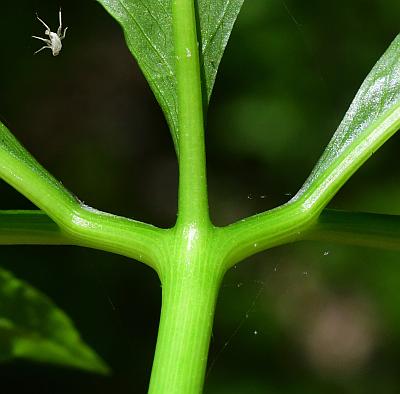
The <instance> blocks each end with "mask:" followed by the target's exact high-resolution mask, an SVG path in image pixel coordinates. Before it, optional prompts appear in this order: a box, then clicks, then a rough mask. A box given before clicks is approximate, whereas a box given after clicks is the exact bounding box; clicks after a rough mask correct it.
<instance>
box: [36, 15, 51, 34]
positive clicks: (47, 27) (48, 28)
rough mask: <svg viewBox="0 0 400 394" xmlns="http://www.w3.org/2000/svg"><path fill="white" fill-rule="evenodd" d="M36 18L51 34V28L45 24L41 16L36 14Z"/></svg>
mask: <svg viewBox="0 0 400 394" xmlns="http://www.w3.org/2000/svg"><path fill="white" fill-rule="evenodd" d="M36 18H38V19H39V21H40V22H42V23H43V25H44V26H45V27H46V29H47V31H48V32H49V33H50V32H51V30H50V27H49V26H47V25H46V23H44V22H43V21H42V20H41V19H40V18H39V15H38V14H36ZM46 34H48V33H46Z"/></svg>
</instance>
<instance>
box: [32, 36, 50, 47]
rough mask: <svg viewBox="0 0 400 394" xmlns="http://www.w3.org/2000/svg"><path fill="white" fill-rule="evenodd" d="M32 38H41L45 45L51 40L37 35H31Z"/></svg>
mask: <svg viewBox="0 0 400 394" xmlns="http://www.w3.org/2000/svg"><path fill="white" fill-rule="evenodd" d="M32 38H37V39H38V40H41V41H43V42H45V43H46V44H47V45H50V44H51V41H50V40H47V39H46V38H42V37H37V36H32Z"/></svg>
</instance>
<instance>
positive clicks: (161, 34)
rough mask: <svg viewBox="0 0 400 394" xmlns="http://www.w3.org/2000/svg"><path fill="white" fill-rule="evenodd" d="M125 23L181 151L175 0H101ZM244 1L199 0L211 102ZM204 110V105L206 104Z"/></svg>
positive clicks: (133, 50)
mask: <svg viewBox="0 0 400 394" xmlns="http://www.w3.org/2000/svg"><path fill="white" fill-rule="evenodd" d="M97 1H98V2H99V3H100V4H101V5H102V6H103V7H104V8H105V9H106V10H107V11H108V13H109V14H110V15H111V16H113V17H114V19H116V20H117V21H118V22H119V24H120V25H121V27H122V29H123V31H124V34H125V40H126V42H127V45H128V48H129V50H130V52H131V53H132V55H133V57H134V58H135V59H136V61H137V63H138V65H139V67H140V69H141V70H142V72H143V74H144V76H145V77H146V79H147V81H148V82H149V85H150V87H151V89H152V91H153V93H154V95H155V97H156V99H157V101H158V103H159V104H160V106H161V108H162V110H163V112H164V115H165V118H166V120H167V123H168V126H169V128H170V131H171V135H172V139H173V141H174V146H175V150H176V152H177V153H178V154H179V146H178V141H179V125H178V111H179V108H178V98H177V94H178V93H177V81H176V67H175V48H174V39H173V18H172V0H151V1H141V0H97ZM243 1H244V0H215V1H214V0H199V2H198V3H197V2H196V4H197V10H198V15H197V16H198V22H199V23H198V26H199V27H200V31H198V37H199V41H201V42H202V43H204V45H203V44H202V48H201V51H200V61H201V62H202V64H201V67H202V69H203V71H204V79H203V85H204V86H203V94H204V95H205V97H204V100H203V101H204V105H205V107H206V106H207V105H208V102H209V99H210V96H211V92H212V89H213V86H214V82H215V78H216V75H217V71H218V66H219V64H220V62H221V59H222V55H223V53H224V50H225V47H226V45H227V42H228V39H229V36H230V33H231V30H232V28H233V25H234V23H235V21H236V18H237V16H238V14H239V11H240V8H241V6H242V4H243ZM204 109H206V108H204Z"/></svg>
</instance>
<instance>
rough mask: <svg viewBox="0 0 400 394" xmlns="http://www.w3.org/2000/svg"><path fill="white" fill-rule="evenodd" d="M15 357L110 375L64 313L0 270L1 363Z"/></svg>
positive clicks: (30, 287)
mask: <svg viewBox="0 0 400 394" xmlns="http://www.w3.org/2000/svg"><path fill="white" fill-rule="evenodd" d="M14 358H22V359H28V360H32V361H37V362H46V363H51V364H59V365H63V366H68V367H73V368H78V369H83V370H87V371H91V372H96V373H100V374H107V373H109V368H108V367H107V365H106V364H105V363H104V361H103V360H101V358H100V357H99V356H97V355H96V353H95V352H93V350H91V349H90V348H89V347H88V346H87V345H86V344H85V343H84V342H83V341H82V339H81V338H80V336H79V334H78V332H77V331H76V329H75V327H74V325H73V323H72V322H71V320H70V319H69V318H68V316H67V315H66V314H65V313H64V312H62V311H61V310H60V309H59V308H57V307H56V306H55V305H54V304H53V302H52V301H51V300H50V299H49V298H48V297H46V296H45V295H44V294H42V293H41V292H39V291H38V290H36V289H34V288H33V287H32V286H30V285H29V284H27V283H26V282H24V281H21V280H19V279H17V278H15V277H14V276H13V275H12V274H11V273H10V272H8V271H6V270H4V269H2V268H0V361H3V362H4V361H9V360H11V359H14Z"/></svg>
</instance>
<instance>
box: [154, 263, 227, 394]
mask: <svg viewBox="0 0 400 394" xmlns="http://www.w3.org/2000/svg"><path fill="white" fill-rule="evenodd" d="M182 263H184V262H182ZM193 263H194V264H195V265H196V266H197V267H199V266H200V265H199V264H196V263H195V262H193ZM195 270H196V269H195ZM196 271H197V270H196ZM219 285H220V278H219V277H218V275H215V276H214V277H213V276H212V275H204V274H201V273H199V272H195V273H194V274H193V273H192V272H190V273H189V272H186V273H184V272H180V273H175V274H174V275H171V276H170V278H168V279H166V280H164V281H163V286H162V311H161V321H160V327H159V334H158V338H157V348H156V354H155V358H154V363H153V369H152V373H151V380H150V387H149V393H150V394H199V393H201V392H202V389H203V384H204V376H205V369H206V366H207V355H208V347H209V343H210V337H211V330H212V325H213V319H214V310H215V303H216V299H217V295H218V290H219Z"/></svg>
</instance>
